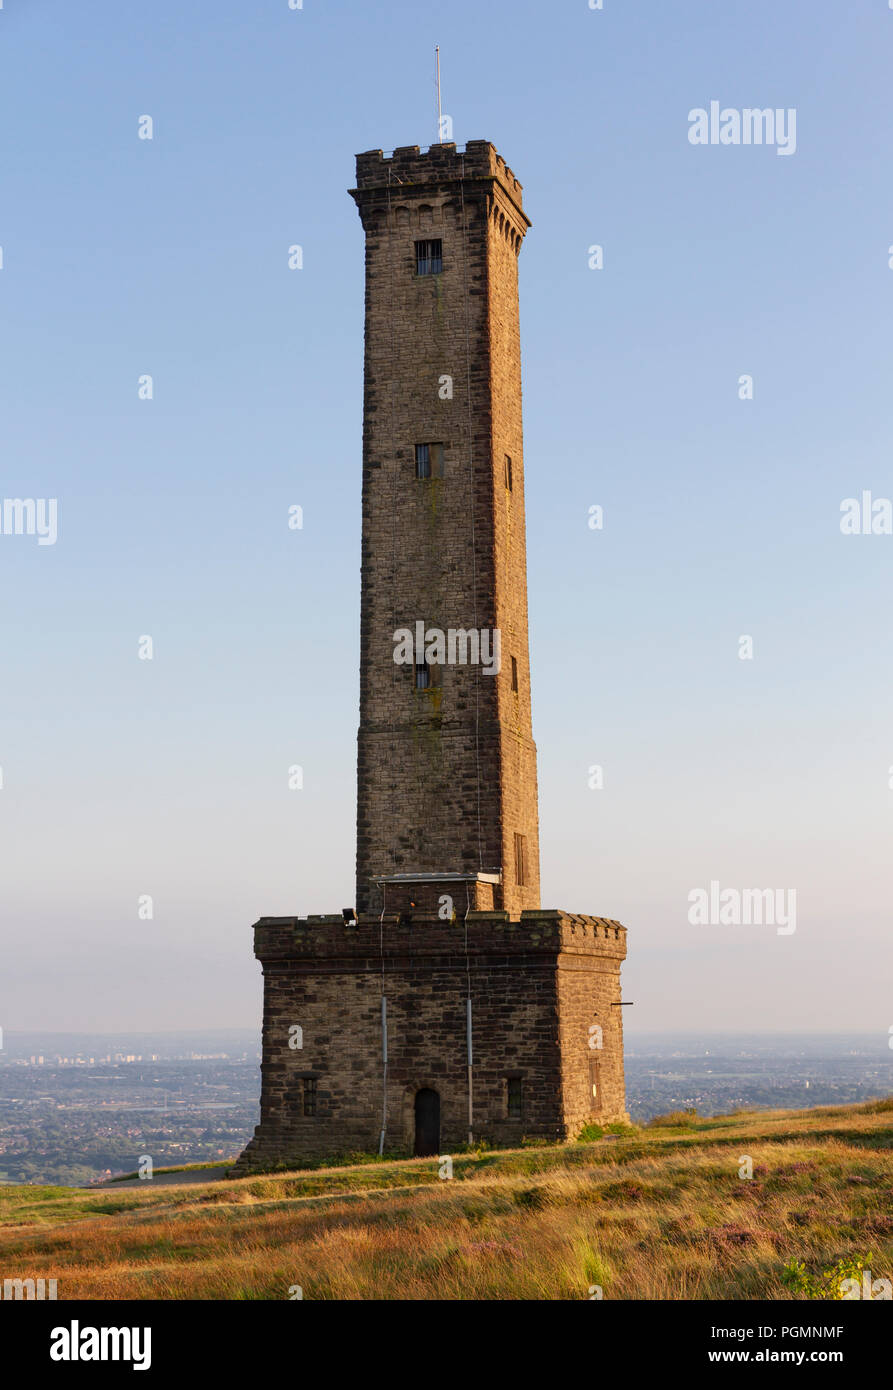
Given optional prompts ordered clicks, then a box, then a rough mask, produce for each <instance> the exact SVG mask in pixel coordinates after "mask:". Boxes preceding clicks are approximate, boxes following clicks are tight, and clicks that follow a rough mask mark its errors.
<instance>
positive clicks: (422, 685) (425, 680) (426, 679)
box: [415, 657, 440, 690]
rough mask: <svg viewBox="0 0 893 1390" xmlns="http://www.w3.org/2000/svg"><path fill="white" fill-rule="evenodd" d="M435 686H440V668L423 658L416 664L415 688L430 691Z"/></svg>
mask: <svg viewBox="0 0 893 1390" xmlns="http://www.w3.org/2000/svg"><path fill="white" fill-rule="evenodd" d="M435 685H440V667H439V666H438V665H436V664H432V663H431V662H430V661H426V660H425V658H424V657H422V659H421V661H416V664H415V688H416V690H430V689H431V688H432V686H435Z"/></svg>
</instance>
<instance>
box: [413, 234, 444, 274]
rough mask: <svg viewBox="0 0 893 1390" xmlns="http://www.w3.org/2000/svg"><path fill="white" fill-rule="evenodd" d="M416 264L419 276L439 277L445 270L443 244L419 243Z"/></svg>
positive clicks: (438, 241)
mask: <svg viewBox="0 0 893 1390" xmlns="http://www.w3.org/2000/svg"><path fill="white" fill-rule="evenodd" d="M415 264H416V274H418V275H439V274H440V272H441V271H442V270H443V242H442V241H440V240H439V239H438V240H437V241H417V242H416V244H415Z"/></svg>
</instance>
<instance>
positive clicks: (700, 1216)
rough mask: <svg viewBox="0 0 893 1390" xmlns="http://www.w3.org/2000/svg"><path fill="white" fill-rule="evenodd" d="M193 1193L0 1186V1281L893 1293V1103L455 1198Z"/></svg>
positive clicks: (360, 1179) (347, 1182)
mask: <svg viewBox="0 0 893 1390" xmlns="http://www.w3.org/2000/svg"><path fill="white" fill-rule="evenodd" d="M747 1158H749V1159H750V1160H751V1162H752V1164H753V1176H752V1177H751V1178H746V1177H741V1176H739V1168H741V1167H742V1165H744V1163H745V1159H747ZM189 1176H190V1178H191V1179H192V1180H191V1181H189V1182H188V1183H187V1182H184V1183H183V1184H182V1185H181V1184H172V1185H167V1186H160V1187H157V1188H154V1189H153V1187H152V1184H151V1183H150V1182H145V1183H143V1184H141V1185H140V1189H133V1188H131V1189H126V1190H116V1189H115V1188H106V1189H102V1190H90V1189H77V1188H38V1187H3V1188H0V1259H2V1263H0V1270H2V1273H3V1275H4V1276H5V1277H18V1278H25V1277H35V1278H37V1277H41V1276H43V1277H45V1278H55V1279H56V1280H57V1281H58V1296H59V1298H60V1299H63V1298H93V1299H100V1298H102V1299H109V1298H111V1299H114V1298H162V1299H189V1298H215V1299H232V1298H251V1299H258V1298H259V1299H287V1298H289V1297H290V1296H294V1292H292V1294H291V1295H290V1292H289V1290H290V1289H291V1290H292V1291H294V1286H296V1285H297V1286H300V1288H301V1289H302V1291H303V1297H304V1298H305V1299H382V1298H384V1299H437V1298H441V1299H586V1298H589V1297H590V1296H592V1294H593V1293H594V1286H598V1287H599V1288H600V1289H601V1290H602V1291H603V1294H604V1297H605V1298H611V1299H624V1298H660V1299H703V1298H728V1299H778V1298H790V1297H793V1296H799V1297H805V1296H806V1294H805V1293H804V1292H802V1290H801V1291H800V1292H798V1289H797V1276H796V1275H791V1274H789V1275H788V1276H787V1278H786V1279H785V1277H783V1276H784V1268H785V1265H786V1264H788V1262H790V1261H795V1262H798V1263H799V1264H801V1265H802V1266H803V1269H802V1271H801V1274H800V1276H799V1282H800V1284H801V1285H802V1284H803V1281H804V1277H808V1276H810V1275H815V1276H819V1277H820V1276H821V1274H822V1271H824V1270H827V1269H830V1268H831V1267H833V1266H836V1264H837V1262H838V1261H841V1260H843V1261H845V1262H847V1261H856V1262H858V1261H859V1260H861V1261H862V1262H863V1263H864V1264H866V1265H867V1266H868V1267H870V1268H871V1270H872V1274H873V1275H874V1277H875V1278H879V1277H885V1278H891V1276H893V1215H891V1212H893V1200H891V1199H893V1099H890V1100H886V1101H877V1102H871V1103H869V1104H867V1105H857V1106H842V1107H834V1108H828V1109H819V1110H807V1111H768V1112H763V1113H758V1112H748V1113H744V1114H740V1115H735V1116H723V1117H720V1118H717V1119H712V1120H706V1119H700V1118H694V1119H690V1120H688V1121H685V1122H683V1123H680V1124H675V1125H673V1124H669V1125H668V1124H665V1123H658V1124H653V1125H651V1126H649V1127H647V1128H645V1129H642V1130H637V1131H630V1132H628V1133H627V1134H624V1135H622V1136H617V1137H612V1138H606V1139H602V1140H599V1141H597V1142H595V1143H592V1144H575V1145H568V1146H561V1147H552V1148H540V1149H520V1150H512V1151H498V1152H491V1153H483V1154H479V1153H471V1154H466V1155H454V1156H453V1178H452V1180H441V1179H440V1178H439V1177H438V1163H437V1161H436V1160H434V1159H411V1160H406V1161H403V1162H396V1163H385V1164H378V1163H376V1164H366V1165H360V1166H357V1167H351V1168H338V1169H317V1170H314V1171H305V1172H299V1173H291V1174H275V1175H270V1176H267V1177H253V1178H244V1179H241V1180H239V1181H237V1182H209V1183H204V1182H202V1181H200V1180H198V1175H197V1174H196V1173H191V1174H190V1175H189ZM792 1281H793V1282H792ZM826 1285H827V1281H826ZM828 1287H831V1285H828ZM833 1287H835V1288H836V1282H834V1283H833ZM596 1296H597V1295H596ZM824 1296H832V1297H833V1296H834V1294H833V1293H831V1294H830V1295H829V1294H828V1292H827V1288H826V1291H825V1294H824Z"/></svg>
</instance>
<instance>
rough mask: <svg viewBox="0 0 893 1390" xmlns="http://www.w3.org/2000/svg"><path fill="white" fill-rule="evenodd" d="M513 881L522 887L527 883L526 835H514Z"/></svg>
mask: <svg viewBox="0 0 893 1390" xmlns="http://www.w3.org/2000/svg"><path fill="white" fill-rule="evenodd" d="M515 883H516V884H517V885H518V887H519V888H523V887H524V885H525V884H526V883H527V836H526V835H517V834H516V835H515Z"/></svg>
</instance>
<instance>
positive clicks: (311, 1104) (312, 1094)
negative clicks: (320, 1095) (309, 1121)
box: [302, 1076, 316, 1115]
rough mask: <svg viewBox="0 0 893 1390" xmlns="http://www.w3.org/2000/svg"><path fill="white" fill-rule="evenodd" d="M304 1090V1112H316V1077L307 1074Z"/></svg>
mask: <svg viewBox="0 0 893 1390" xmlns="http://www.w3.org/2000/svg"><path fill="white" fill-rule="evenodd" d="M302 1089H303V1092H304V1114H305V1115H315V1114H316V1077H315V1076H305V1077H304V1084H303V1088H302Z"/></svg>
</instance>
